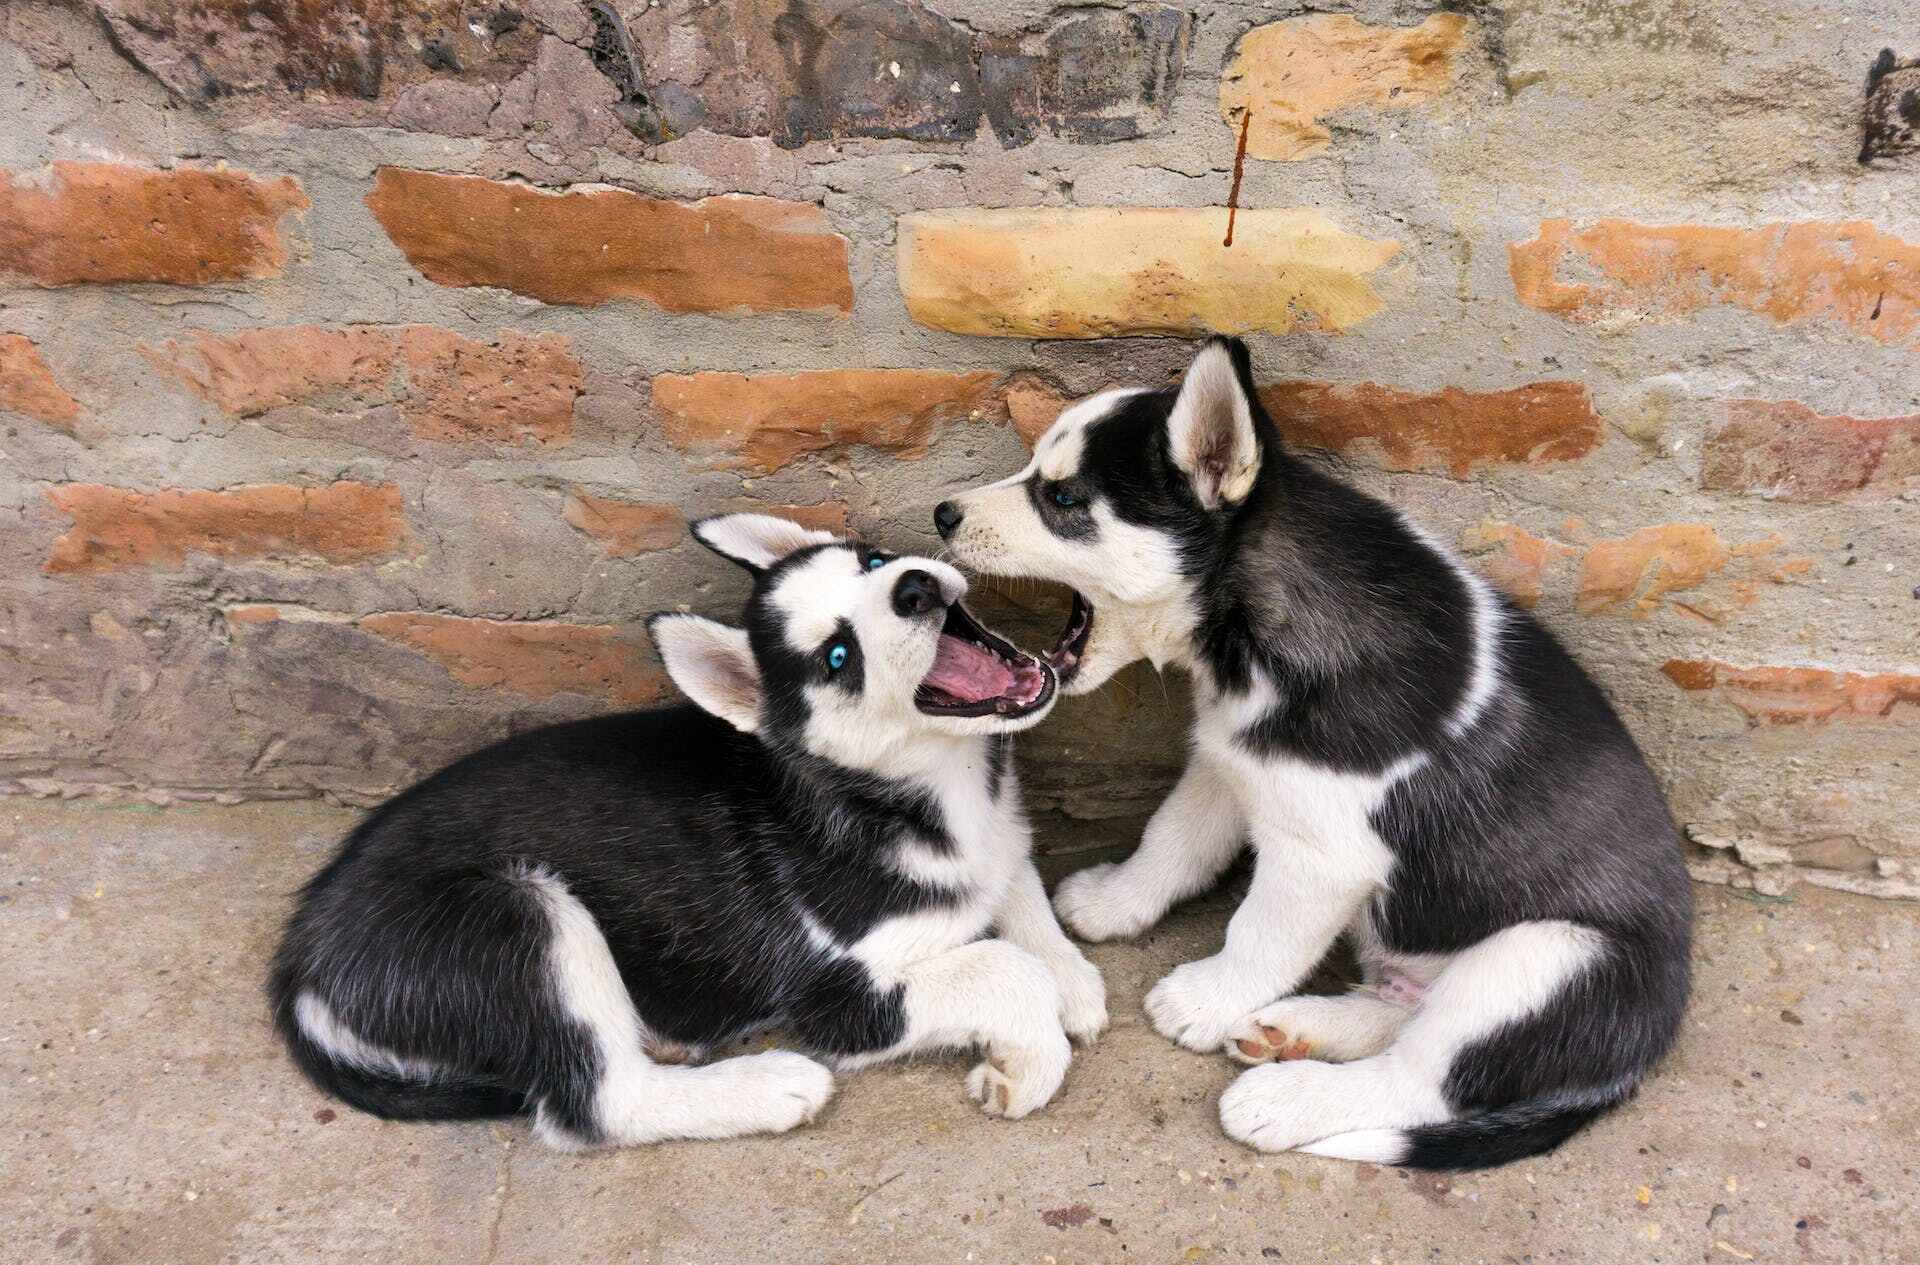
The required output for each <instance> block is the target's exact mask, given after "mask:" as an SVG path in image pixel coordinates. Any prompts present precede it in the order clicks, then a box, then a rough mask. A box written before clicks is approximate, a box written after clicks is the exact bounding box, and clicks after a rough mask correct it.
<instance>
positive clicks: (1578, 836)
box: [935, 340, 1691, 1168]
mask: <svg viewBox="0 0 1920 1265" xmlns="http://www.w3.org/2000/svg"><path fill="white" fill-rule="evenodd" d="M935 523H936V526H938V528H939V530H940V534H941V535H942V536H944V537H946V538H947V541H948V542H949V544H950V545H951V547H952V551H953V554H954V556H955V558H956V560H958V561H959V562H960V563H961V564H962V565H965V566H972V567H977V568H979V569H980V570H982V571H984V572H987V573H990V574H996V575H1010V576H1037V577H1042V578H1046V579H1052V580H1060V581H1064V582H1065V583H1067V584H1070V585H1072V586H1073V587H1074V588H1075V589H1076V590H1078V594H1077V596H1076V598H1075V600H1074V603H1073V613H1072V615H1071V617H1070V622H1069V625H1068V628H1067V631H1066V634H1065V636H1064V637H1063V638H1062V639H1061V642H1060V644H1059V645H1058V646H1057V647H1056V648H1055V649H1054V651H1053V652H1052V654H1051V655H1050V661H1051V662H1052V664H1053V665H1054V668H1055V670H1056V672H1058V674H1059V675H1060V678H1061V682H1062V689H1063V690H1064V691H1065V692H1067V693H1070V694H1073V693H1084V692H1085V691H1087V690H1091V689H1093V688H1094V687H1095V686H1097V685H1099V684H1100V683H1101V682H1103V681H1105V680H1106V679H1107V678H1108V677H1110V676H1112V675H1113V674H1114V672H1116V671H1117V670H1119V669H1120V668H1121V667H1123V666H1125V665H1126V664H1128V663H1130V662H1132V661H1133V660H1135V659H1141V658H1146V659H1150V660H1152V661H1153V662H1154V664H1155V665H1157V666H1164V665H1167V664H1175V665H1179V666H1181V667H1184V668H1186V669H1187V670H1189V671H1190V672H1191V673H1192V674H1193V678H1194V684H1195V690H1194V693H1195V710H1196V717H1195V722H1194V732H1193V752H1192V758H1191V760H1190V762H1189V763H1188V765H1187V769H1186V773H1185V775H1184V776H1183V777H1182V778H1181V779H1180V782H1179V784H1178V785H1177V786H1176V787H1175V788H1174V790H1173V792H1172V794H1171V795H1170V796H1169V797H1168V799H1167V801H1166V803H1165V804H1163V805H1162V806H1161V808H1160V810H1159V812H1157V813H1156V814H1155V815H1154V818H1153V820H1152V822H1151V823H1150V824H1149V825H1148V827H1147V831H1146V837H1145V838H1144V839H1143V840H1142V842H1141V844H1140V848H1139V850H1138V851H1137V852H1135V853H1134V855H1133V856H1132V857H1131V858H1130V859H1128V860H1127V861H1126V862H1124V863H1123V864H1121V865H1118V866H1112V865H1106V866H1099V867H1096V868H1094V869H1091V870H1086V871H1083V872H1081V873H1079V874H1076V875H1074V876H1073V877H1071V878H1070V879H1068V880H1067V882H1066V883H1065V884H1063V885H1062V887H1061V888H1060V890H1059V892H1058V894H1057V896H1056V899H1055V902H1054V903H1055V907H1056V908H1057V909H1058V910H1059V912H1060V915H1061V917H1062V918H1063V919H1064V920H1065V921H1066V923H1067V925H1068V926H1069V927H1071V928H1072V929H1073V930H1075V931H1077V932H1078V933H1080V934H1081V935H1082V936H1085V937H1086V938H1087V939H1090V940H1104V939H1108V938H1110V937H1115V936H1131V935H1134V934H1135V933H1137V932H1139V931H1141V930H1142V929H1144V928H1146V927H1149V926H1151V925H1152V924H1153V923H1154V922H1155V921H1156V920H1157V919H1159V918H1160V916H1161V915H1162V914H1164V913H1165V912H1166V911H1167V909H1168V907H1169V906H1171V905H1172V904H1173V903H1174V902H1175V901H1178V900H1181V899H1182V898H1184V897H1187V896H1191V895H1193V894H1195V893H1196V892H1199V891H1201V890H1202V889H1204V888H1205V887H1207V886H1208V885H1209V884H1210V883H1211V882H1212V881H1213V880H1214V879H1215V878H1216V877H1217V876H1218V875H1219V874H1220V872H1221V871H1222V870H1223V869H1225V868H1226V866H1227V864H1228V863H1229V862H1230V861H1231V860H1232V859H1233V857H1234V856H1235V854H1236V853H1238V852H1239V851H1240V849H1241V847H1242V846H1243V843H1244V842H1245V841H1246V840H1247V839H1249V838H1251V840H1252V844H1253V847H1254V850H1255V853H1256V859H1255V864H1254V871H1253V881H1252V887H1251V890H1250V891H1249V892H1248V894H1247V898H1246V900H1245V902H1244V903H1243V904H1242V905H1241V906H1240V908H1239V910H1238V911H1237V912H1236V913H1235V914H1234V916H1233V919H1232V921H1231V922H1230V923H1229V924H1228V927H1227V936H1226V946H1225V948H1224V949H1222V951H1221V952H1220V953H1218V954H1216V955H1215V956H1213V957H1210V958H1206V959H1204V960H1202V961H1199V962H1192V963H1189V964H1187V965H1185V966H1182V967H1180V968H1179V969H1177V970H1175V971H1174V972H1173V973H1172V974H1170V975H1168V976H1167V978H1165V979H1164V980H1162V981H1161V982H1160V984H1159V985H1158V987H1156V988H1155V989H1154V990H1153V991H1152V993H1151V994H1149V996H1148V997H1147V1003H1146V1005H1147V1014H1148V1016H1149V1017H1150V1018H1151V1019H1152V1021H1153V1024H1154V1026H1155V1027H1156V1028H1158V1029H1159V1030H1160V1032H1161V1033H1163V1034H1164V1035H1166V1036H1168V1037H1170V1038H1172V1039H1173V1040H1175V1041H1177V1042H1179V1043H1180V1044H1181V1045H1184V1046H1187V1047H1189V1048H1191V1049H1195V1050H1216V1049H1222V1048H1224V1049H1225V1050H1226V1052H1227V1053H1228V1054H1230V1055H1232V1056H1233V1057H1235V1058H1238V1059H1241V1060H1243V1061H1246V1062H1266V1061H1267V1060H1273V1059H1279V1060H1288V1061H1283V1062H1274V1063H1271V1064H1269V1065H1267V1066H1263V1067H1258V1068H1256V1069H1255V1070H1253V1071H1251V1072H1247V1073H1246V1074H1245V1075H1243V1076H1242V1077H1241V1078H1240V1079H1239V1080H1238V1081H1237V1082H1235V1083H1234V1085H1233V1086H1232V1087H1231V1088H1230V1089H1228V1091H1227V1093H1226V1095H1225V1096H1224V1097H1223V1098H1222V1099H1221V1103H1220V1117H1221V1122H1222V1124H1223V1125H1224V1126H1225V1128H1226V1131H1227V1132H1228V1133H1229V1134H1230V1135H1232V1136H1233V1137H1235V1138H1237V1139H1239V1140H1241V1141H1243V1142H1246V1143H1248V1144H1250V1145H1252V1146H1255V1147H1258V1148H1260V1149H1261V1150H1268V1151H1281V1150H1288V1149H1301V1150H1306V1151H1312V1152H1315V1153H1317V1154H1321V1155H1332V1156H1340V1157H1345V1158H1349V1159H1361V1160H1371V1161H1374V1162H1377V1163H1391V1164H1407V1165H1412V1166H1416V1167H1423V1168H1473V1167H1480V1166H1485V1165H1492V1164H1500V1163H1505V1162H1507V1161H1509V1160H1514V1159H1518V1158H1520V1157H1522V1156H1527V1155H1535V1154H1538V1153H1540V1152H1543V1151H1546V1150H1549V1149H1551V1148H1552V1147H1554V1146H1555V1145H1557V1144H1558V1143H1560V1142H1561V1141H1563V1140H1564V1139H1565V1138H1567V1137H1568V1136H1569V1135H1571V1134H1572V1133H1573V1132H1574V1131H1575V1130H1577V1129H1579V1128H1580V1127H1581V1126H1582V1125H1583V1124H1585V1123H1586V1122H1587V1121H1589V1120H1591V1119H1593V1117H1594V1116H1596V1115H1598V1114H1599V1113H1600V1112H1602V1111H1605V1110H1606V1109H1607V1108H1609V1107H1612V1106H1614V1105H1615V1104H1617V1103H1619V1102H1621V1101H1622V1100H1623V1099H1625V1098H1626V1097H1627V1096H1628V1095H1629V1094H1630V1093H1631V1092H1632V1090H1633V1088H1634V1086H1635V1084H1636V1083H1637V1082H1638V1081H1639V1080H1640V1079H1641V1078H1642V1077H1643V1076H1645V1075H1646V1074H1647V1071H1648V1069H1649V1068H1650V1067H1652V1065H1653V1063H1654V1061H1655V1060H1656V1059H1658V1058H1659V1056H1660V1055H1661V1053H1662V1052H1663V1051H1665V1050H1666V1048H1667V1047H1668V1045H1669V1044H1671V1043H1672V1041H1673V1038H1674V1035H1675V1032H1676V1030H1677V1028H1678V1026H1679V1022H1680V1015H1681V1011H1682V1009H1683V1007H1684V1005H1685V1002H1686V995H1687V970H1688V962H1687V941H1688V931H1689V924H1690V920H1691V905H1690V900H1691V898H1690V895H1689V891H1688V885H1687V876H1686V873H1685V871H1684V869H1683V868H1682V862H1681V855H1680V844H1679V838H1678V835H1677V833H1676V831H1675V829H1674V825H1673V821H1672V819H1671V817H1670V816H1669V814H1668V812H1667V809H1666V805H1665V804H1664V803H1663V801H1662V799H1661V796H1660V792H1659V790H1658V788H1657V787H1656V785H1655V783H1654V779H1653V776H1652V774H1651V773H1650V772H1649V770H1648V769H1647V766H1646V763H1645V761H1644V760H1643V759H1642V757H1641V755H1640V752H1639V749H1638V748H1637V747H1635V746H1634V743H1633V740H1632V738H1630V737H1629V736H1628V735H1627V731H1626V730H1625V729H1624V728H1623V727H1622V726H1621V724H1620V721H1619V719H1618V718H1617V717H1616V716H1615V715H1614V712H1613V709H1612V708H1611V707H1609V706H1608V704H1607V700H1606V699H1605V698H1604V697H1603V696H1602V695H1601V693H1600V691H1599V690H1598V689H1597V688H1596V687H1595V686H1594V684H1593V682H1592V681H1591V680H1589V679H1588V678H1587V676H1586V674H1585V673H1584V672H1582V671H1581V670H1580V668H1579V667H1578V666H1577V665H1576V664H1575V663H1574V661H1573V660H1572V659H1571V658H1570V657H1569V656H1568V654H1567V652H1566V651H1565V650H1564V649H1562V648H1561V646H1560V644H1559V643H1558V642H1557V641H1555V640H1554V639H1553V637H1552V636H1551V635H1549V634H1548V633H1547V632H1546V630H1544V629H1543V628H1541V626H1540V625H1539V624H1538V623H1536V622H1535V621H1534V620H1533V619H1532V618H1531V617H1529V616H1528V615H1527V614H1526V613H1524V612H1522V611H1520V610H1517V609H1515V608H1514V607H1513V606H1512V605H1510V604H1509V603H1507V602H1506V601H1504V600H1502V598H1501V597H1500V596H1499V595H1497V594H1496V593H1494V592H1493V591H1492V590H1491V589H1490V588H1489V587H1488V586H1487V585H1486V584H1485V583H1484V582H1482V581H1481V580H1480V579H1479V578H1478V577H1476V576H1475V575H1473V574H1472V573H1471V572H1469V571H1467V570H1466V569H1464V568H1463V567H1462V566H1461V565H1460V563H1459V562H1458V561H1456V560H1455V558H1454V557H1453V555H1452V554H1450V553H1449V552H1448V551H1447V550H1446V548H1444V547H1443V546H1441V545H1440V544H1438V543H1437V542H1436V541H1434V540H1433V539H1432V538H1430V537H1429V536H1427V535H1426V534H1425V533H1423V532H1422V531H1421V530H1420V529H1419V528H1417V527H1415V526H1413V525H1412V524H1411V523H1409V522H1407V521H1406V520H1405V519H1403V518H1402V517H1401V516H1400V515H1399V514H1398V513H1396V512H1395V511H1394V510H1392V509H1391V508H1389V507H1388V506H1386V505H1384V504H1382V503H1381V502H1379V501H1377V500H1375V499H1373V498H1372V497H1370V496H1365V495H1362V494H1361V493H1359V492H1357V491H1355V490H1353V489H1352V488H1348V487H1346V486H1344V485H1342V484H1340V483H1337V482H1335V481H1334V480H1333V479H1331V478H1328V477H1327V476H1326V475H1324V474H1322V473H1320V472H1318V471H1316V470H1315V469H1313V468H1312V467H1310V466H1307V465H1304V464H1302V463H1300V462H1298V461H1296V460H1295V459H1293V458H1291V457H1290V456H1289V455H1288V454H1287V453H1286V452H1285V451H1283V450H1282V448H1281V446H1280V443H1279V439H1278V436H1277V435H1276V434H1275V432H1274V427H1273V423H1272V422H1271V420H1270V419H1269V418H1268V417H1267V416H1266V414H1265V412H1264V411H1263V410H1262V409H1261V407H1260V404H1259V402H1258V400H1257V399H1256V398H1255V397H1254V394H1253V387H1252V379H1251V376H1250V370H1249V365H1248V360H1247V353H1246V349H1245V347H1244V346H1243V345H1241V344H1240V343H1238V342H1226V341H1222V340H1214V341H1212V342H1210V343H1208V344H1207V346H1206V347H1205V348H1204V349H1203V350H1202V351H1201V352H1200V354H1199V356H1198V357H1197V358H1196V359H1195V360H1194V362H1193V364H1192V366H1191V367H1190V368H1189V369H1188V371H1187V375H1186V378H1185V381H1184V383H1183V384H1182V385H1181V386H1180V387H1179V388H1178V389H1177V390H1175V389H1169V390H1164V391H1110V392H1107V393H1105V394H1102V395H1099V396H1095V397H1094V398H1092V399H1090V400H1086V401H1084V402H1082V403H1080V404H1077V405H1075V406H1073V407H1071V408H1069V409H1068V410H1067V411H1066V412H1065V413H1063V414H1062V415H1061V417H1060V419H1059V420H1058V421H1057V422H1055V423H1054V425H1053V427H1052V428H1051V429H1050V430H1048V431H1047V433H1046V434H1045V435H1044V436H1043V437H1042V438H1041V440H1040V442H1039V444H1038V445H1037V446H1036V449H1035V455H1034V459H1033V461H1032V463H1031V464H1030V465H1028V467H1027V468H1026V469H1025V470H1022V471H1021V472H1020V473H1019V474H1016V475H1014V476H1013V477H1012V478H1010V479H1005V480H1002V481H1001V482H999V483H995V484H992V485H990V486H988V487H984V488H980V489H977V490H975V491H973V492H970V493H968V494H966V495H964V496H961V497H959V498H958V499H956V500H953V501H949V502H947V503H946V504H943V505H941V506H940V507H939V509H938V510H937V511H936V513H935ZM1343 930H1344V931H1346V932H1348V933H1349V934H1350V936H1351V938H1352V941H1353V944H1354V946H1355V947H1356V949H1357V950H1358V952H1359V956H1360V959H1361V962H1362V964H1363V967H1364V970H1365V978H1366V985H1365V986H1364V987H1362V988H1360V989H1358V990H1356V991H1354V992H1352V993H1351V994H1349V995H1347V996H1344V997H1338V998H1328V997H1307V996H1289V995H1288V994H1290V993H1292V992H1293V991H1294V990H1295V989H1296V988H1297V987H1299V985H1300V982H1301V981H1302V980H1303V979H1304V978H1305V977H1306V975H1307V974H1308V972H1309V971H1310V970H1312V968H1313V966H1314V964H1315V963H1317V962H1318V961H1319V960H1320V959H1321V957H1322V956H1323V955H1324V954H1325V953H1326V951H1327V949H1328V947H1329V946H1330V945H1331V944H1332V943H1333V941H1334V939H1335V937H1337V936H1338V935H1339V934H1340V933H1341V932H1342V931H1343Z"/></svg>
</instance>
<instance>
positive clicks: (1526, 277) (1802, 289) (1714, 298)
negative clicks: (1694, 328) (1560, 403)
mask: <svg viewBox="0 0 1920 1265" xmlns="http://www.w3.org/2000/svg"><path fill="white" fill-rule="evenodd" d="M1507 253H1508V265H1509V268H1510V270H1511V272H1512V275H1513V285H1514V290H1515V292H1516V293H1517V294H1518V295H1519V298H1520V301H1521V302H1522V303H1525V304H1526V305H1527V306H1529V307H1534V308H1538V309H1540V310H1541V311H1543V312H1553V313H1556V314H1558V315H1560V316H1565V317H1567V318H1569V319H1571V320H1582V321H1589V320H1599V319H1602V318H1605V317H1609V316H1628V317H1632V316H1641V317H1653V318H1668V319H1670V318H1677V317H1682V316H1686V315H1688V314H1690V313H1693V312H1697V311H1700V310H1701V309H1703V308H1707V307H1712V306H1726V307H1734V308H1742V309H1745V310H1746V311H1750V312H1757V313H1759V314H1760V315H1762V316H1765V317H1768V318H1769V319H1771V320H1773V321H1775V322H1776V323H1778V324H1782V325H1787V324H1798V323H1803V322H1813V323H1819V324H1831V325H1838V326H1840V327H1842V328H1844V329H1848V330H1851V331H1852V332H1854V333H1856V334H1862V335H1865V336H1866V337H1868V338H1873V339H1877V340H1879V341H1880V342H1883V343H1886V344H1888V345H1889V346H1894V347H1906V348H1913V349H1920V244H1916V243H1913V242H1909V241H1905V240H1903V239H1901V238H1899V237H1895V236H1894V235H1892V234H1891V233H1883V232H1881V231H1880V230H1879V229H1878V228H1876V227H1875V226H1874V225H1872V224H1870V223H1867V222H1865V221H1861V220H1854V221H1846V222H1826V221H1807V222H1802V223H1795V224H1767V225H1762V226H1761V227H1759V228H1711V227H1705V226H1702V225H1697V224H1679V225H1649V224H1636V223H1634V222H1632V221H1631V220H1601V221H1600V222H1599V223H1597V224H1595V225H1594V226H1593V227H1592V228H1588V229H1580V230H1575V229H1574V227H1573V224H1572V222H1571V221H1569V220H1547V221H1545V222H1543V223H1542V224H1541V225H1540V235H1539V236H1538V237H1536V238H1534V239H1533V240H1531V241H1526V242H1515V243H1513V244H1511V245H1509V246H1508V247H1507ZM1573 275H1578V276H1582V277H1593V278H1594V279H1593V280H1590V281H1586V280H1582V281H1576V280H1571V279H1569V278H1570V277H1571V276H1573Z"/></svg>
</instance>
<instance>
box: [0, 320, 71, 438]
mask: <svg viewBox="0 0 1920 1265" xmlns="http://www.w3.org/2000/svg"><path fill="white" fill-rule="evenodd" d="M0 410H4V411H6V412H9V413H20V414H22V415H24V416H27V417H31V418H33V419H34V420H35V421H38V422H45V423H46V424H47V425H49V426H54V427H58V428H59V429H60V430H64V431H67V432H68V433H72V431H73V421H74V419H75V418H76V417H79V416H80V402H79V401H78V400H76V399H74V398H73V397H72V396H71V395H68V394H67V393H66V392H65V391H64V390H62V389H61V387H60V384H59V383H58V382H57V381H55V380H54V376H53V370H51V369H49V368H48V367H47V362H46V360H45V358H44V357H42V356H41V355H40V349H39V348H38V347H36V346H35V345H34V343H33V340H32V339H30V338H27V337H26V336H25V335H22V334H0Z"/></svg>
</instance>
